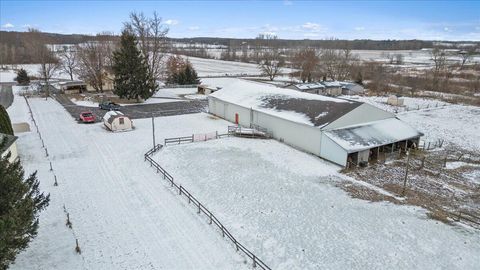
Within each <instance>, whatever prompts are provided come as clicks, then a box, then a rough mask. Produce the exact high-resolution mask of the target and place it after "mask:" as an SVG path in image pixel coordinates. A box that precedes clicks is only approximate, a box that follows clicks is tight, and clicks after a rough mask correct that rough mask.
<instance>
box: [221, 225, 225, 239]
mask: <svg viewBox="0 0 480 270" xmlns="http://www.w3.org/2000/svg"><path fill="white" fill-rule="evenodd" d="M221 228H222V237H225V228H224V227H223V225H222V227H221Z"/></svg>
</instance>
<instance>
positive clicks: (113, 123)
mask: <svg viewBox="0 0 480 270" xmlns="http://www.w3.org/2000/svg"><path fill="white" fill-rule="evenodd" d="M103 124H104V125H105V127H106V128H108V129H109V130H110V131H127V130H132V129H133V121H132V120H131V119H130V118H129V117H128V116H126V115H124V114H123V113H121V112H119V111H109V112H107V113H106V114H105V115H104V116H103Z"/></svg>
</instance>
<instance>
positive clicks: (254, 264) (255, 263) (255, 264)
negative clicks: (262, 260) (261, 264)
mask: <svg viewBox="0 0 480 270" xmlns="http://www.w3.org/2000/svg"><path fill="white" fill-rule="evenodd" d="M255 267H257V258H256V257H255V254H253V268H255Z"/></svg>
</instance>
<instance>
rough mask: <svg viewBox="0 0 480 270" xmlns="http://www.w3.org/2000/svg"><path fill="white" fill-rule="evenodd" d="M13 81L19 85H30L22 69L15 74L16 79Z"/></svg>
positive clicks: (25, 72) (28, 78)
mask: <svg viewBox="0 0 480 270" xmlns="http://www.w3.org/2000/svg"><path fill="white" fill-rule="evenodd" d="M15 80H16V81H17V82H18V84H20V85H28V84H29V83H30V77H28V74H27V71H26V70H25V69H23V68H21V69H20V70H19V71H18V72H17V77H16V78H15Z"/></svg>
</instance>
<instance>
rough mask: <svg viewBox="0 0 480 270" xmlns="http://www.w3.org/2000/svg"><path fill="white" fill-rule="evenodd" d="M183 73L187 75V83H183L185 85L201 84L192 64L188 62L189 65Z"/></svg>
mask: <svg viewBox="0 0 480 270" xmlns="http://www.w3.org/2000/svg"><path fill="white" fill-rule="evenodd" d="M183 73H184V74H185V81H184V82H183V84H199V83H200V80H199V79H198V75H197V72H196V71H195V69H194V68H193V67H192V64H190V62H188V61H187V65H186V66H185V69H184V70H183Z"/></svg>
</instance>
